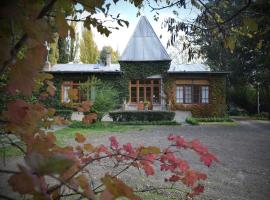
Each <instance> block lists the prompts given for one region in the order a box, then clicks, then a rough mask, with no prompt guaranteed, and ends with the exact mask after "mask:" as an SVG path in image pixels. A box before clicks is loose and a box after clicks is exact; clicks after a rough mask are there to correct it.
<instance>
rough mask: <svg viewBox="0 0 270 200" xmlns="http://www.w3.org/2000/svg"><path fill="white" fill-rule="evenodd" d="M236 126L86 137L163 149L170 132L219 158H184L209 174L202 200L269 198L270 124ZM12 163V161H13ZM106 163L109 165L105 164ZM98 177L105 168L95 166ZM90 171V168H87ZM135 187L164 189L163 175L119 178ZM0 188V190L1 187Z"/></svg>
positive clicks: (156, 129) (168, 128) (132, 174)
mask: <svg viewBox="0 0 270 200" xmlns="http://www.w3.org/2000/svg"><path fill="white" fill-rule="evenodd" d="M239 123H240V124H239V125H233V126H228V125H201V126H157V127H154V128H151V129H146V130H142V131H136V132H135V131H133V132H129V133H127V132H125V133H114V134H107V135H104V134H102V135H95V136H89V137H88V140H89V142H91V143H93V144H101V143H103V144H108V137H110V136H111V135H114V136H116V137H117V139H118V140H119V142H120V143H125V142H131V143H135V144H145V145H157V146H160V147H165V146H166V145H167V144H168V143H167V140H166V138H167V136H168V135H169V134H170V133H173V134H177V135H183V136H184V137H185V138H186V139H199V140H201V142H202V143H203V144H205V145H207V146H208V147H209V150H210V151H212V152H213V153H214V154H216V155H217V157H218V158H219V159H220V161H221V163H220V164H218V165H213V166H212V167H210V168H207V167H205V166H202V164H201V163H200V162H199V161H198V158H197V156H196V155H194V154H193V153H185V152H184V154H183V156H184V157H185V158H186V159H187V160H190V164H191V165H192V167H193V168H195V169H198V170H202V171H204V172H206V173H207V174H208V179H207V182H206V190H205V193H204V194H203V195H201V196H200V197H199V198H198V199H201V200H268V199H269V197H270V153H269V151H270V123H269V122H263V121H247V120H243V121H239ZM13 161H14V160H13ZM108 164H109V163H108ZM94 168H95V169H94V170H95V174H94V175H93V176H94V178H98V177H99V176H101V175H102V174H103V173H104V170H107V169H108V166H107V165H106V163H105V165H103V166H99V167H97V166H95V167H94ZM90 170H91V169H90ZM121 178H123V179H125V180H126V181H127V182H128V183H129V184H131V185H133V186H134V187H136V188H140V187H150V186H151V185H155V186H157V187H159V186H165V185H166V184H165V183H164V174H156V175H155V177H152V178H147V177H146V176H145V175H144V174H139V173H138V172H137V171H135V170H130V173H128V174H127V175H124V176H123V177H121ZM0 189H1V188H0Z"/></svg>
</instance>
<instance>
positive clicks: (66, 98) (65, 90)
mask: <svg viewBox="0 0 270 200" xmlns="http://www.w3.org/2000/svg"><path fill="white" fill-rule="evenodd" d="M69 89H70V86H64V87H63V90H64V92H63V102H66V103H68V102H70V99H69V97H68V90H69Z"/></svg>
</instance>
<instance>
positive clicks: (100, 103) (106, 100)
mask: <svg viewBox="0 0 270 200" xmlns="http://www.w3.org/2000/svg"><path fill="white" fill-rule="evenodd" d="M96 91H97V92H96V98H95V101H94V104H93V107H92V111H94V112H96V113H97V114H98V120H99V121H100V120H101V119H102V117H103V116H104V115H105V114H106V113H107V112H109V111H111V110H113V109H115V108H116V107H117V106H118V98H119V95H118V92H117V90H116V89H115V88H113V87H112V86H110V85H108V84H102V85H100V86H98V87H97V89H96Z"/></svg>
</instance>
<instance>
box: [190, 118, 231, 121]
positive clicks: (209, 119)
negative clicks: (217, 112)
mask: <svg viewBox="0 0 270 200" xmlns="http://www.w3.org/2000/svg"><path fill="white" fill-rule="evenodd" d="M195 119H196V120H197V121H198V122H233V120H232V119H231V118H229V117H208V118H195Z"/></svg>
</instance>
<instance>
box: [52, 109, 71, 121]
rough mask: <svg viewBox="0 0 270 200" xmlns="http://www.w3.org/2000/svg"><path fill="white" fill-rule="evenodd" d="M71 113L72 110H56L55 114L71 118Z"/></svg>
mask: <svg viewBox="0 0 270 200" xmlns="http://www.w3.org/2000/svg"><path fill="white" fill-rule="evenodd" d="M72 113H73V110H56V111H55V115H56V116H60V117H63V118H65V119H71V115H72Z"/></svg>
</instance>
